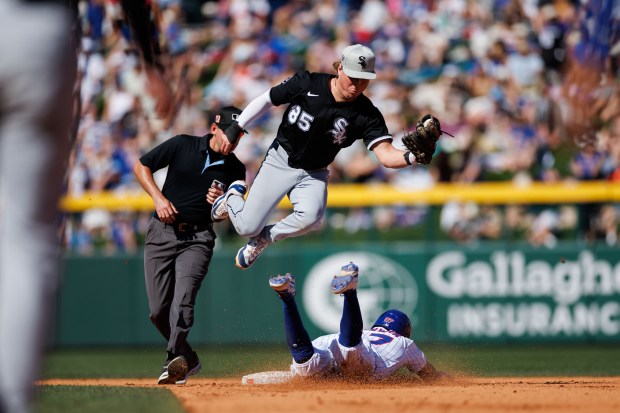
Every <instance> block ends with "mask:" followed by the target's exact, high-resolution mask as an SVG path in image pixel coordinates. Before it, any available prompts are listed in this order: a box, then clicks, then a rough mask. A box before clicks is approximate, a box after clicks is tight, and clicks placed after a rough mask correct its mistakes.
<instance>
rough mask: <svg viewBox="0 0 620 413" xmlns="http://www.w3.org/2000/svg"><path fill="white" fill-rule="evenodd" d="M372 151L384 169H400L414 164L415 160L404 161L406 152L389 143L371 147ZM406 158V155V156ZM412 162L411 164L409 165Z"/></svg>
mask: <svg viewBox="0 0 620 413" xmlns="http://www.w3.org/2000/svg"><path fill="white" fill-rule="evenodd" d="M372 151H373V152H374V153H375V155H376V156H377V159H379V162H381V165H383V166H385V167H386V168H392V169H400V168H404V167H406V166H409V165H412V163H415V158H410V159H405V155H407V151H404V150H401V149H397V148H395V147H394V146H393V145H392V143H391V142H390V141H381V142H379V143H377V144H376V145H375V146H373V147H372ZM407 156H408V155H407ZM412 160H413V162H412V163H410V162H411V161H412Z"/></svg>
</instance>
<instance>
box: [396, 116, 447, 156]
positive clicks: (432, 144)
mask: <svg viewBox="0 0 620 413" xmlns="http://www.w3.org/2000/svg"><path fill="white" fill-rule="evenodd" d="M441 134H442V131H441V125H440V124H439V120H438V119H437V118H436V117H434V116H432V115H424V116H423V117H422V119H420V120H419V121H418V123H417V124H416V126H415V130H413V131H409V132H407V133H406V134H405V136H404V137H403V139H402V141H403V145H405V147H406V148H407V149H408V150H410V151H411V153H412V154H413V155H414V156H415V158H416V160H417V161H418V163H419V164H422V165H428V164H429V163H431V160H432V159H433V154H434V153H435V148H436V147H437V140H439V137H440V136H441Z"/></svg>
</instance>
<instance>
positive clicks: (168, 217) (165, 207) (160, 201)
mask: <svg viewBox="0 0 620 413" xmlns="http://www.w3.org/2000/svg"><path fill="white" fill-rule="evenodd" d="M153 203H154V204H155V212H157V216H158V217H159V220H160V221H161V222H164V223H166V224H172V223H173V222H174V220H175V219H176V215H177V214H178V213H179V211H177V209H176V208H175V207H174V205H172V202H170V201H168V198H166V197H164V196H161V197H157V198H156V199H154V200H153Z"/></svg>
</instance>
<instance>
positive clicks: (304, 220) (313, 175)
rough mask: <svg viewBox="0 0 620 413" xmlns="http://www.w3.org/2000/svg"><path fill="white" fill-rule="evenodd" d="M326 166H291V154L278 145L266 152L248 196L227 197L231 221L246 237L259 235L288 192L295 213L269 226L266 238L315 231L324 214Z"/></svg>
mask: <svg viewBox="0 0 620 413" xmlns="http://www.w3.org/2000/svg"><path fill="white" fill-rule="evenodd" d="M328 177H329V171H328V170H327V168H324V169H316V170H305V169H297V168H291V167H290V166H289V165H288V154H287V153H286V151H285V150H284V148H282V147H281V146H279V145H278V144H274V145H272V146H271V147H270V148H269V150H268V151H267V155H266V156H265V160H264V161H263V163H262V165H261V167H260V170H259V171H258V174H257V175H256V178H255V179H254V182H253V183H252V187H251V188H250V192H249V193H248V196H247V199H246V200H245V201H244V200H243V198H242V197H240V196H231V197H229V198H228V202H227V206H228V212H229V217H230V220H231V222H232V223H233V225H234V227H235V230H236V231H237V233H238V234H239V235H241V236H244V237H253V236H255V235H257V234H258V233H259V232H261V230H262V229H263V228H264V227H265V226H266V225H267V221H268V220H269V217H270V215H271V213H272V212H273V211H274V210H275V209H276V206H277V205H278V204H279V203H280V201H281V200H282V198H284V197H285V196H287V195H288V197H289V200H290V201H291V204H292V205H293V212H292V213H291V214H289V215H288V216H286V217H285V218H284V219H282V220H280V221H278V222H277V223H276V224H274V225H269V226H267V229H266V234H264V235H266V237H267V240H268V241H270V242H275V241H279V240H282V239H284V238H288V237H297V236H300V235H303V234H305V233H307V232H310V231H312V230H315V229H317V228H318V226H319V225H320V222H321V219H322V218H323V215H324V214H325V205H326V203H327V179H328Z"/></svg>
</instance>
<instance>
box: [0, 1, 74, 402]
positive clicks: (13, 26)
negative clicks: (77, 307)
mask: <svg viewBox="0 0 620 413" xmlns="http://www.w3.org/2000/svg"><path fill="white" fill-rule="evenodd" d="M70 28H71V23H70V19H69V16H68V13H66V10H64V9H63V8H61V7H59V6H53V5H51V4H45V3H36V2H33V3H28V4H27V3H22V2H19V1H14V0H3V1H1V2H0V56H1V57H0V411H4V412H7V413H8V412H10V413H25V412H29V411H30V409H31V400H32V393H33V390H34V385H33V382H34V381H35V380H36V379H37V378H38V377H39V373H40V368H41V362H42V358H43V354H44V350H45V345H46V344H47V342H48V340H49V338H50V332H51V329H50V324H51V323H52V320H53V316H54V314H55V310H56V305H55V304H56V296H57V285H58V273H59V262H58V258H59V252H60V248H59V245H60V244H59V240H60V237H59V235H60V231H59V225H58V224H59V223H60V216H59V211H58V201H59V197H60V195H61V193H62V181H63V176H64V171H65V169H66V167H67V165H66V162H67V158H68V154H69V146H70V137H69V130H70V125H71V114H72V105H71V97H72V90H73V81H74V77H75V69H76V62H75V48H74V46H73V45H72V44H71V41H70V39H71V38H70V32H69V30H70Z"/></svg>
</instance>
